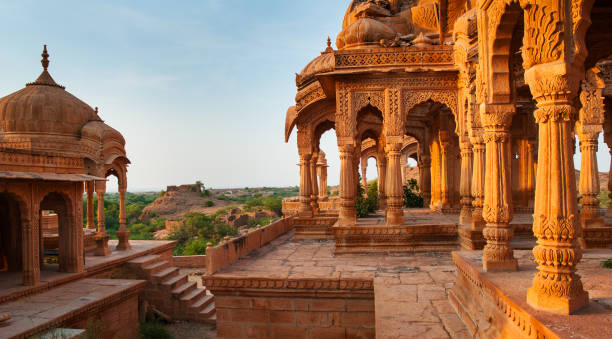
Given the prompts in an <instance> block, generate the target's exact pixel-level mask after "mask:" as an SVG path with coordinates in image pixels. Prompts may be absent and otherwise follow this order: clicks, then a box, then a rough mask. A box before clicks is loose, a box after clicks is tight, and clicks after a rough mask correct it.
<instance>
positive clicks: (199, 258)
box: [172, 255, 206, 268]
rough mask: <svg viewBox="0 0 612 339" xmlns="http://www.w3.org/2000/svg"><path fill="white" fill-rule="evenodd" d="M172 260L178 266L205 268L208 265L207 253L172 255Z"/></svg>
mask: <svg viewBox="0 0 612 339" xmlns="http://www.w3.org/2000/svg"><path fill="white" fill-rule="evenodd" d="M172 261H173V264H174V266H175V267H178V268H205V267H206V256H205V255H187V256H180V257H172Z"/></svg>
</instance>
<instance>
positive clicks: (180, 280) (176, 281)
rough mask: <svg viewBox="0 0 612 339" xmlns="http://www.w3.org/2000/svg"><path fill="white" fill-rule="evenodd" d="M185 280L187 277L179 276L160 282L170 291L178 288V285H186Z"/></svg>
mask: <svg viewBox="0 0 612 339" xmlns="http://www.w3.org/2000/svg"><path fill="white" fill-rule="evenodd" d="M187 280H188V279H187V275H185V274H180V275H177V276H175V277H172V278H170V279H168V280H164V281H163V282H162V285H163V286H166V287H168V288H170V289H175V288H177V287H179V286H180V285H182V284H184V283H186V282H187Z"/></svg>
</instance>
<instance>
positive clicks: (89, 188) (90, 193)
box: [85, 181, 96, 230]
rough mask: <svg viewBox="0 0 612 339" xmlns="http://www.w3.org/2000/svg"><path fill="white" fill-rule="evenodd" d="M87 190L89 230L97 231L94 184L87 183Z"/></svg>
mask: <svg viewBox="0 0 612 339" xmlns="http://www.w3.org/2000/svg"><path fill="white" fill-rule="evenodd" d="M85 186H86V188H87V229H88V230H95V229H96V222H95V219H94V182H93V181H87V182H86V183H85Z"/></svg>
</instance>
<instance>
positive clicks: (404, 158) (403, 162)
mask: <svg viewBox="0 0 612 339" xmlns="http://www.w3.org/2000/svg"><path fill="white" fill-rule="evenodd" d="M407 167H408V158H407V156H406V154H402V155H401V156H400V168H401V169H402V171H401V173H402V186H404V185H406V180H407V179H406V169H407Z"/></svg>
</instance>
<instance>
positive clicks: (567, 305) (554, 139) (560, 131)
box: [525, 14, 589, 314]
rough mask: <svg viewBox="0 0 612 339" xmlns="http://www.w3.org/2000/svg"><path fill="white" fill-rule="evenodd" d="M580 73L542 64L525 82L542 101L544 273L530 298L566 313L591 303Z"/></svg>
mask: <svg viewBox="0 0 612 339" xmlns="http://www.w3.org/2000/svg"><path fill="white" fill-rule="evenodd" d="M526 15H527V14H526ZM527 30H528V27H526V31H527ZM551 44H552V43H551ZM557 72H558V73H557ZM566 72H571V73H569V74H568V73H566ZM578 72H580V71H579V70H576V69H573V68H571V67H570V66H569V65H567V64H564V63H554V64H546V65H538V66H534V67H532V68H530V69H528V70H527V71H526V72H525V80H526V82H527V83H528V84H529V86H530V88H531V92H532V93H533V96H534V98H535V99H536V100H537V107H538V108H537V110H536V111H535V113H534V115H535V118H536V122H537V123H538V126H539V141H538V144H539V147H538V172H537V178H536V199H535V210H534V223H533V233H534V235H535V236H536V237H537V238H538V246H536V247H535V248H534V250H533V254H534V257H535V261H536V262H537V263H538V265H539V266H538V271H539V272H538V273H537V274H536V276H535V278H534V281H533V286H532V287H531V288H529V291H528V293H527V302H528V303H529V304H530V305H531V306H532V307H534V308H537V309H542V310H547V311H550V312H554V313H560V314H570V313H573V312H574V311H576V310H578V309H580V308H582V307H583V306H585V305H587V304H588V302H589V298H588V293H586V292H585V291H584V289H583V287H582V282H581V280H580V276H579V275H577V274H576V273H575V272H576V266H577V264H578V262H579V261H580V259H581V257H582V251H581V249H580V247H579V246H578V242H577V239H578V237H579V236H580V235H581V233H582V231H581V227H580V223H579V222H577V220H576V217H577V203H576V200H577V198H576V181H575V180H576V179H575V172H574V163H573V159H572V154H573V149H572V147H573V143H574V121H575V120H574V119H575V114H576V112H575V108H574V106H573V105H574V98H575V95H576V93H577V89H578V86H577V85H578V81H579V80H578V79H579V76H578V75H577V73H578ZM572 73H573V74H572Z"/></svg>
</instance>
